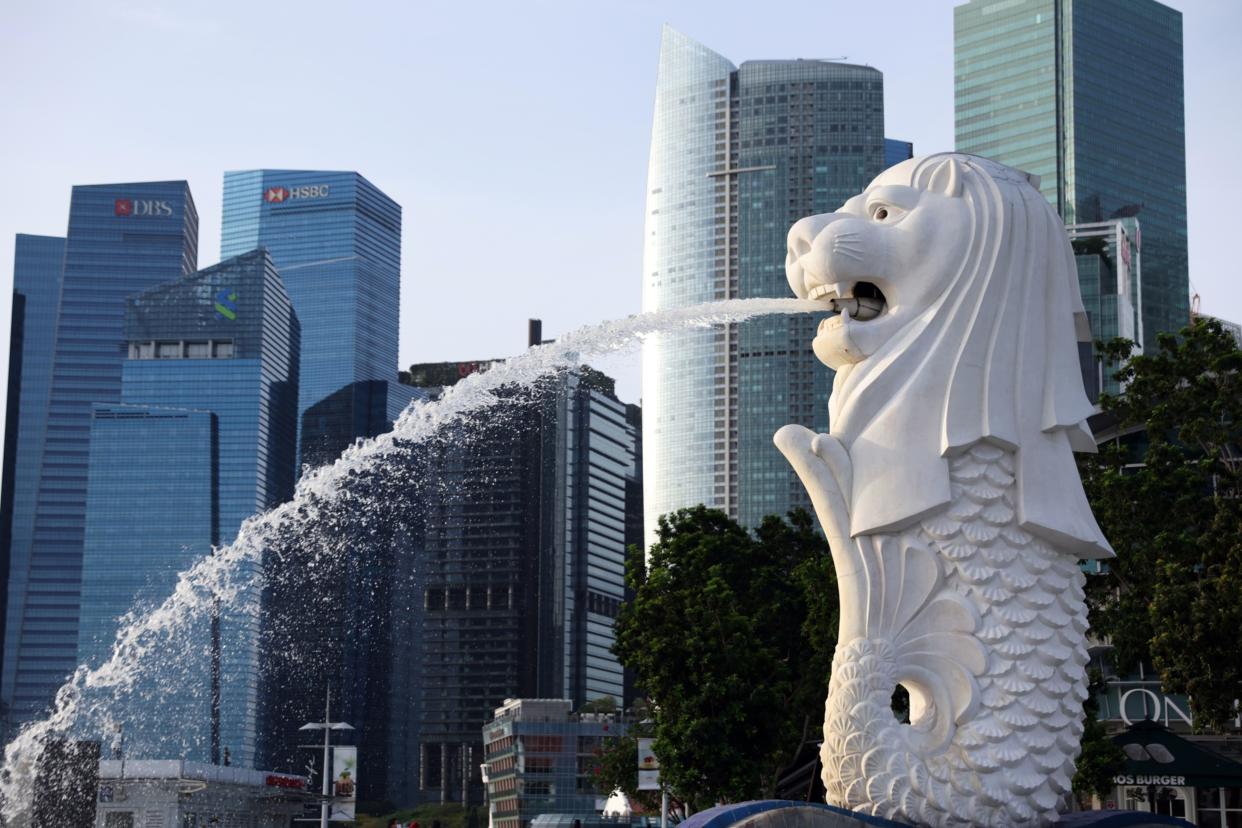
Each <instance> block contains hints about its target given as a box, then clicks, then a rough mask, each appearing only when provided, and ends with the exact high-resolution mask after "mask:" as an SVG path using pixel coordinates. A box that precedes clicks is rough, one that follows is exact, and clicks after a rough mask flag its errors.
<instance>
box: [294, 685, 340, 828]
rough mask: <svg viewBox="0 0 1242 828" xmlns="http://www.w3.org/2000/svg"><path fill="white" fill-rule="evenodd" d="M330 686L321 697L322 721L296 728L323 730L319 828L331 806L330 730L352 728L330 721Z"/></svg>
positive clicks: (325, 819)
mask: <svg viewBox="0 0 1242 828" xmlns="http://www.w3.org/2000/svg"><path fill="white" fill-rule="evenodd" d="M331 691H332V688H331V686H329V687H327V688H326V689H325V690H324V697H323V721H322V722H308V723H306V724H304V725H302V726H301V727H299V728H298V730H299V731H301V730H322V731H323V791H322V792H323V803H322V804H320V806H319V828H328V808H329V807H330V806H331V799H330V798H329V796H328V794H329V793H330V792H331V791H330V788H329V787H328V785H329V781H330V779H331V771H330V770H329V769H328V761H329V756H330V755H331V751H332V731H334V730H353V729H354V728H353V725H351V724H348V723H346V722H334V721H332V692H331Z"/></svg>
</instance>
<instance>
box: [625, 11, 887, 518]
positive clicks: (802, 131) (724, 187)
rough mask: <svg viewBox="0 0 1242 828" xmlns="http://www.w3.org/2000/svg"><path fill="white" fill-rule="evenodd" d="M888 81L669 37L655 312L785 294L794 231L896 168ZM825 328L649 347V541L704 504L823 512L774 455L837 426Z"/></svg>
mask: <svg viewBox="0 0 1242 828" xmlns="http://www.w3.org/2000/svg"><path fill="white" fill-rule="evenodd" d="M884 159H885V143H884V81H883V76H882V75H881V73H880V71H879V70H877V69H874V68H872V67H869V66H854V65H850V64H847V63H840V62H834V61H825V60H762V61H748V62H746V63H743V64H741V66H734V65H733V64H732V63H730V62H729V61H728V60H726V59H725V58H724V57H722V56H721V55H718V54H716V53H715V52H713V51H711V50H710V49H708V48H706V47H704V46H702V45H701V44H699V43H696V42H694V41H693V40H691V39H690V38H688V37H686V36H685V35H683V34H681V33H679V32H677V31H674V30H673V29H671V28H668V27H665V29H664V33H663V37H662V41H661V46H660V65H659V75H658V79H657V83H656V103H655V118H654V123H653V126H652V134H651V156H650V163H649V167H648V172H647V214H646V228H645V236H644V238H645V250H644V256H643V310H645V311H656V310H663V309H666V308H675V307H682V306H686V305H693V304H697V303H700V302H706V301H711V300H716V299H731V298H748V297H762V296H767V297H784V296H788V295H789V286H788V285H787V284H786V281H785V273H784V261H785V235H786V233H787V232H788V230H789V227H790V226H791V225H792V224H793V223H794V222H795V221H797V220H798V219H799V218H801V217H803V216H806V215H810V214H812V213H825V212H830V211H832V210H835V209H837V208H838V207H840V206H841V205H842V204H843V203H844V202H845V200H846V199H847V198H849V197H850V196H852V195H854V194H855V193H857V192H858V191H859V190H860V189H862V187H863V186H865V185H866V184H867V183H868V182H869V181H870V180H871V178H873V177H874V176H875V175H876V174H877V173H879V172H880V171H881V170H882V169H883V167H884ZM821 318H822V317H821V316H819V315H815V314H799V315H790V316H779V315H778V316H765V317H762V318H759V319H755V320H752V321H749V322H746V323H743V324H740V325H736V326H730V327H727V328H723V329H719V330H713V331H694V332H685V333H676V334H662V335H660V336H659V337H655V338H652V339H651V340H649V341H648V342H647V343H646V344H645V345H644V348H643V409H644V416H643V449H644V452H645V456H644V504H645V512H646V520H645V524H646V532H647V535H648V539H650V538H651V537H652V535H653V533H654V531H655V527H656V519H657V517H658V516H659V515H662V514H665V513H667V512H670V511H673V510H675V509H678V508H682V507H686V506H692V505H695V504H698V503H705V504H707V505H709V506H714V507H718V508H721V509H724V510H726V511H727V512H728V513H729V514H730V515H732V516H734V517H736V518H738V519H739V520H741V521H742V522H743V523H746V524H750V525H757V524H758V523H759V522H760V521H761V520H762V518H763V517H764V516H765V515H768V514H784V513H785V512H787V511H788V510H789V509H790V508H792V507H794V506H806V507H809V505H810V504H809V502H808V500H807V497H806V494H805V492H804V490H803V489H802V487H801V485H800V484H799V483H798V481H797V479H796V478H795V477H794V475H793V473H792V471H790V469H789V467H788V464H787V463H786V462H785V460H784V458H783V457H781V455H780V453H779V452H778V451H777V450H776V448H775V447H774V446H773V445H772V435H773V434H774V433H775V432H776V430H777V429H779V428H780V427H781V426H784V425H786V424H788V423H801V424H803V425H805V426H808V427H811V428H815V429H818V430H821V431H822V430H826V429H827V426H828V405H827V400H828V393H829V388H830V384H831V373H830V372H828V371H825V370H824V369H823V367H822V366H821V365H820V364H819V363H818V362H817V361H816V359H815V357H814V355H813V354H812V353H811V349H810V345H809V343H810V341H811V339H812V338H813V337H814V334H815V327H816V325H817V324H818V323H819V321H820V319H821Z"/></svg>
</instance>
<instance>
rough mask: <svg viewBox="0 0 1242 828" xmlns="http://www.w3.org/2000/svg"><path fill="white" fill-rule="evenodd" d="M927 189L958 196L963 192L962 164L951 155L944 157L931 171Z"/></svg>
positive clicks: (953, 196)
mask: <svg viewBox="0 0 1242 828" xmlns="http://www.w3.org/2000/svg"><path fill="white" fill-rule="evenodd" d="M927 189H928V190H930V191H931V192H933V193H942V194H944V195H947V196H950V197H952V198H956V197H957V196H959V195H961V194H962V165H961V163H960V162H959V161H958V160H957V159H956V158H953V157H952V156H950V157H949V158H946V159H944V160H943V161H941V162H940V163H939V164H937V165H936V166H935V168H934V169H933V170H932V171H931V176H930V177H929V178H928V180H927Z"/></svg>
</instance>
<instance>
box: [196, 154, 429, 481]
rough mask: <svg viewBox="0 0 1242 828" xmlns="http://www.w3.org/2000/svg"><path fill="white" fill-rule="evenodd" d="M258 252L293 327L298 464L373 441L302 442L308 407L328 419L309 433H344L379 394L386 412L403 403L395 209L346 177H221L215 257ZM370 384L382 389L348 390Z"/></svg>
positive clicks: (365, 184)
mask: <svg viewBox="0 0 1242 828" xmlns="http://www.w3.org/2000/svg"><path fill="white" fill-rule="evenodd" d="M257 247H266V248H267V249H268V250H269V251H270V252H271V254H272V260H273V261H274V262H275V263H276V268H277V270H279V271H280V277H281V279H282V280H284V283H285V287H286V288H287V289H288V291H289V296H290V297H291V298H292V299H293V308H294V310H295V311H297V314H298V319H299V320H300V321H301V323H302V361H301V371H300V375H299V389H298V430H299V432H298V433H299V442H298V446H299V461H298V462H299V465H303V464H306V463H307V462H308V461H312V460H316V461H322V460H324V459H331V458H330V457H327V452H326V447H328V446H344V445H348V444H349V443H352V442H353V441H354V439H355V438H357V437H367V436H373V435H372V434H368V433H365V431H364V432H361V433H355V432H353V431H350V432H348V433H340V434H336V435H330V434H325V433H324V432H323V431H322V430H320V431H319V432H318V437H317V441H318V442H317V445H315V446H311V445H310V444H309V443H307V441H306V440H305V439H304V438H303V437H302V436H301V435H302V433H303V429H305V428H307V427H308V424H307V423H304V422H303V420H304V418H305V417H306V416H307V413H308V412H309V411H310V410H311V409H312V408H313V407H316V406H320V407H321V410H322V406H323V405H327V406H328V407H329V408H331V409H332V410H333V412H334V413H333V414H332V416H331V418H329V420H323V419H316V420H315V422H314V423H311V424H309V426H310V427H311V428H312V429H314V428H316V427H317V425H319V424H323V423H325V422H332V423H333V424H335V425H338V426H340V427H351V426H352V424H353V423H354V422H356V421H359V420H361V421H363V422H365V421H366V420H367V419H368V413H367V411H366V410H365V409H366V406H368V405H371V404H372V403H373V402H374V400H375V398H376V394H378V393H384V394H387V395H391V398H392V399H391V402H389V401H388V400H385V401H383V403H382V405H381V406H380V407H381V408H382V409H385V410H387V409H389V408H395V407H396V406H397V405H398V404H400V402H402V401H404V402H408V401H409V400H408V398H405V397H403V395H402V392H401V391H400V389H398V388H396V379H397V336H398V318H397V317H398V309H399V306H400V298H401V296H400V293H401V290H400V288H401V207H400V205H398V204H397V203H396V202H395V201H393V200H392V199H391V198H389V197H388V196H386V195H385V194H384V193H382V192H381V191H380V190H379V189H378V188H377V187H375V185H373V184H372V183H371V182H370V181H367V180H366V179H365V178H363V177H362V176H361V175H359V174H358V173H355V172H317V171H308V170H248V171H245V172H230V173H225V175H224V219H223V227H222V230H221V238H220V255H221V257H228V256H236V255H238V254H240V253H244V252H246V251H247V250H253V249H255V248H257ZM370 380H379V381H383V382H385V383H388V384H389V385H385V386H382V387H380V386H372V387H369V388H367V389H363V390H361V391H358V392H357V393H355V392H354V391H350V390H347V387H348V386H351V385H353V384H354V383H358V382H366V381H370ZM329 398H331V402H325V401H328V400H329ZM354 407H359V410H358V411H354V410H353V409H354ZM346 409H348V410H346ZM319 416H320V415H319V414H312V417H319Z"/></svg>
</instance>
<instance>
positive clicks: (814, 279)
mask: <svg viewBox="0 0 1242 828" xmlns="http://www.w3.org/2000/svg"><path fill="white" fill-rule="evenodd" d="M837 218H840V216H839V215H838V214H837V213H823V214H821V215H818V216H807V217H806V218H802V219H798V221H797V222H795V223H794V226H793V227H791V228H789V236H788V252H787V255H786V257H785V270H786V275H787V276H788V278H789V283H790V285H791V286H792V287H793V288H794V291H795V292H799V291H798V288H799V286H801V287H802V288H803V290H810V289H811V288H812V287H815V286H816V285H820V284H824V280H825V278H826V274H825V273H824V267H823V264H821V263H819V262H817V261H816V260H817V258H818V257H816V256H808V255H807V254H808V253H810V252H812V250H814V248H815V239H816V237H817V236H819V234H820V232H821V231H823V229H824V228H825V227H827V226H828V225H829V224H831V223H832V222H833V221H834V220H836V219H837ZM799 283H801V284H800V285H799ZM799 295H802V293H800V292H799Z"/></svg>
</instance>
